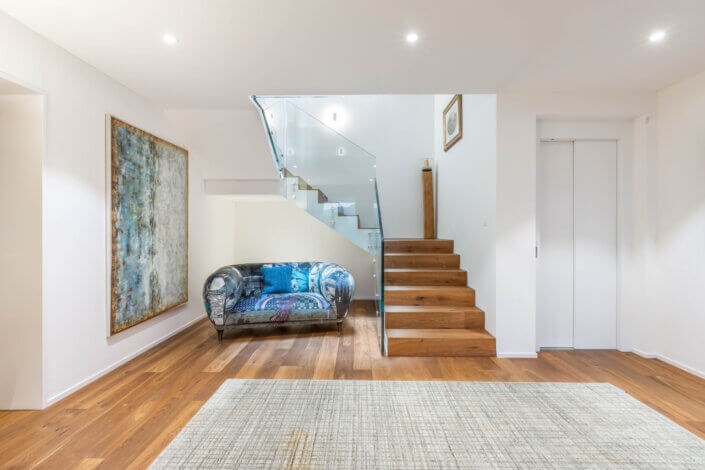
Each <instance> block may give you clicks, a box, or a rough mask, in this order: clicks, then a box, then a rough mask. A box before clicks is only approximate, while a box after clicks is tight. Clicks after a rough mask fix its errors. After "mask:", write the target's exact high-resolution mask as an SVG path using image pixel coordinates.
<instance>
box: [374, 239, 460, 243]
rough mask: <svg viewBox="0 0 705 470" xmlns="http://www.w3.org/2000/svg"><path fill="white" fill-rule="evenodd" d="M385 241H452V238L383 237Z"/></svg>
mask: <svg viewBox="0 0 705 470" xmlns="http://www.w3.org/2000/svg"><path fill="white" fill-rule="evenodd" d="M384 241H385V242H421V243H424V242H426V243H429V242H430V243H433V242H452V241H453V240H451V239H449V238H385V239H384Z"/></svg>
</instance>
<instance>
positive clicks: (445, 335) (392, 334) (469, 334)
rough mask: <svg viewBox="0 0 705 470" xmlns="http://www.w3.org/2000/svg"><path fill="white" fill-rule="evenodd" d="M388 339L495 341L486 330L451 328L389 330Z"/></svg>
mask: <svg viewBox="0 0 705 470" xmlns="http://www.w3.org/2000/svg"><path fill="white" fill-rule="evenodd" d="M386 331H387V339H409V338H414V339H415V338H423V339H467V340H478V339H487V340H493V339H494V336H492V335H491V334H489V333H488V332H487V331H485V330H468V329H465V328H463V329H450V328H445V329H443V328H425V329H401V328H391V329H387V330H386Z"/></svg>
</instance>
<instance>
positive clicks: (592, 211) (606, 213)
mask: <svg viewBox="0 0 705 470" xmlns="http://www.w3.org/2000/svg"><path fill="white" fill-rule="evenodd" d="M574 145H575V147H574V163H573V164H574V211H575V212H574V220H575V223H574V235H575V257H574V269H575V291H574V295H575V301H574V305H575V312H574V318H575V319H574V322H575V328H574V330H575V334H574V342H575V348H579V349H614V348H616V346H617V331H616V330H617V142H615V141H576V142H575V144H574Z"/></svg>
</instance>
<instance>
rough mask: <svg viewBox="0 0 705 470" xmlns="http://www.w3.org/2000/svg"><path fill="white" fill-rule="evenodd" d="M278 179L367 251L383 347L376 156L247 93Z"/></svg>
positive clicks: (276, 100)
mask: <svg viewBox="0 0 705 470" xmlns="http://www.w3.org/2000/svg"><path fill="white" fill-rule="evenodd" d="M252 101H253V102H254V104H255V106H257V108H258V109H259V111H260V115H261V117H262V121H263V125H264V127H265V132H266V137H267V139H268V143H269V146H270V147H271V150H272V153H273V155H274V161H275V164H276V165H277V169H278V170H279V172H280V174H281V176H282V178H283V179H284V184H283V196H284V197H285V198H286V199H287V200H289V201H291V202H292V203H294V204H296V205H297V206H298V207H300V208H301V209H303V210H305V211H307V212H308V213H309V214H311V215H312V216H314V217H316V218H317V219H318V220H320V221H321V222H323V223H325V224H326V225H328V226H329V227H331V228H332V229H333V230H335V231H337V232H338V233H340V234H341V235H343V236H344V237H345V238H347V239H348V240H350V241H351V242H352V243H354V244H356V245H357V246H359V247H360V248H362V249H363V250H365V251H366V252H368V253H370V255H371V256H372V259H373V260H374V262H373V272H372V273H370V275H371V276H372V277H373V279H374V286H375V307H376V311H377V315H378V318H379V324H378V331H379V332H380V344H381V346H382V350H383V351H384V350H385V347H384V346H385V344H386V341H385V335H384V269H383V262H384V256H383V253H384V251H383V243H384V242H383V235H382V219H381V216H380V214H381V212H380V207H379V197H378V193H377V188H376V168H377V163H376V158H375V157H374V155H372V154H371V153H370V152H368V151H367V150H365V149H364V148H362V147H361V146H360V145H357V144H356V143H354V142H352V141H350V140H349V139H347V138H346V137H345V136H343V135H341V134H340V133H338V132H336V131H335V130H333V129H331V128H330V127H328V126H327V125H325V124H324V123H322V122H321V121H319V120H318V119H316V118H315V117H314V116H312V115H311V114H309V113H307V112H306V111H304V110H303V109H301V108H299V107H297V106H296V105H294V104H293V103H291V102H289V101H287V100H286V99H285V98H281V97H252Z"/></svg>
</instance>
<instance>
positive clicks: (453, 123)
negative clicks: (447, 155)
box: [443, 95, 463, 152]
mask: <svg viewBox="0 0 705 470" xmlns="http://www.w3.org/2000/svg"><path fill="white" fill-rule="evenodd" d="M462 138H463V95H455V96H453V99H452V100H450V103H448V106H446V108H445V109H444V110H443V150H444V151H445V152H447V151H448V150H449V149H450V148H451V147H452V146H453V145H455V144H456V143H457V142H458V141H459V140H460V139H462Z"/></svg>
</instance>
